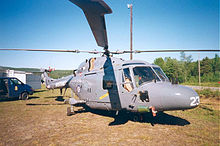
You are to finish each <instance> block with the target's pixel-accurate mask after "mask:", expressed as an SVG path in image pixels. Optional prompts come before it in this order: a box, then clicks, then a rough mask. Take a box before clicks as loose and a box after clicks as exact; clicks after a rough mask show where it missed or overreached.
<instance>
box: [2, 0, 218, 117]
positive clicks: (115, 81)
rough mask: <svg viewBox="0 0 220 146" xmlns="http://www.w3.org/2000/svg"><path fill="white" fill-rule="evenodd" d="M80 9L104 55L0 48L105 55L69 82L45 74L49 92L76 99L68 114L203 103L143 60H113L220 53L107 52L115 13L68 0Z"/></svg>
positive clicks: (92, 2) (94, 2)
mask: <svg viewBox="0 0 220 146" xmlns="http://www.w3.org/2000/svg"><path fill="white" fill-rule="evenodd" d="M70 1H71V2H72V3H73V4H75V5H77V6H79V7H80V8H81V9H82V10H83V12H84V14H85V16H86V18H87V21H88V23H89V26H90V28H91V30H92V33H93V35H94V37H95V40H96V42H97V44H98V46H100V47H103V48H104V51H79V50H41V49H38V50H36V49H0V50H15V51H47V52H70V53H81V52H82V53H92V54H98V53H101V54H103V55H102V57H93V58H90V59H86V60H85V61H84V62H83V63H81V64H80V65H79V67H78V69H77V70H76V71H75V72H74V73H73V75H70V76H68V77H65V78H61V79H57V80H55V79H51V78H49V77H48V76H47V74H46V73H44V78H45V80H46V86H47V87H48V88H49V89H55V88H59V89H61V90H62V89H63V88H65V89H67V88H71V90H72V91H73V92H74V93H75V94H76V95H77V96H78V99H75V98H74V97H72V98H70V99H69V104H70V105H71V106H70V107H68V108H67V115H72V114H74V106H83V107H88V108H90V109H100V110H106V111H114V112H115V113H116V115H117V114H118V113H119V112H120V111H127V112H133V113H147V112H152V115H153V116H156V113H157V112H159V111H169V110H186V109H192V108H195V107H197V106H198V105H199V103H200V101H199V100H200V98H199V96H198V94H197V93H196V92H195V91H194V90H193V89H191V88H188V87H185V86H181V85H178V84H173V83H171V82H170V81H169V79H168V78H167V76H166V75H165V73H164V72H163V71H162V69H161V68H160V67H159V66H157V65H154V64H150V63H147V62H145V61H137V60H129V61H126V60H124V59H121V58H115V57H113V56H112V55H115V54H123V53H144V52H187V51H188V52H195V51H199V52H202V51H215V52H219V50H147V51H138V50H136V51H109V50H108V40H107V32H106V25H105V17H104V15H105V14H110V13H112V10H111V8H110V7H109V6H108V5H107V4H106V3H105V2H104V1H103V0H70Z"/></svg>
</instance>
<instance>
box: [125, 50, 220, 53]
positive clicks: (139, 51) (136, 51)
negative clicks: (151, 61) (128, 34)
mask: <svg viewBox="0 0 220 146" xmlns="http://www.w3.org/2000/svg"><path fill="white" fill-rule="evenodd" d="M219 51H220V50H218V49H198V50H196V49H195V50H193V49H189V50H186V49H177V50H143V51H141V50H135V51H132V52H133V53H150V52H219ZM126 53H131V51H130V52H129V51H126Z"/></svg>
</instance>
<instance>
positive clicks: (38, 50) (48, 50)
mask: <svg viewBox="0 0 220 146" xmlns="http://www.w3.org/2000/svg"><path fill="white" fill-rule="evenodd" d="M0 51H34V52H58V53H65V52H67V53H90V54H99V53H104V52H102V51H84V50H82V51H80V50H52V49H15V48H12V49H0Z"/></svg>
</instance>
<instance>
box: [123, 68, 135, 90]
mask: <svg viewBox="0 0 220 146" xmlns="http://www.w3.org/2000/svg"><path fill="white" fill-rule="evenodd" d="M123 72H124V76H122V82H123V87H124V88H125V89H126V90H127V91H128V92H130V91H132V90H133V88H134V87H133V84H132V80H131V74H130V70H129V68H125V69H123Z"/></svg>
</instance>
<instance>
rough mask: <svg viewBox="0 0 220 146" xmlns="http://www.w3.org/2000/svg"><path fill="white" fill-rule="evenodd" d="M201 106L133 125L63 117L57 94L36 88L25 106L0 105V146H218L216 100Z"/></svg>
mask: <svg viewBox="0 0 220 146" xmlns="http://www.w3.org/2000/svg"><path fill="white" fill-rule="evenodd" d="M67 95H68V96H70V93H69V92H68V93H67ZM65 98H68V97H65ZM201 101H202V103H201V104H200V106H199V107H197V108H196V109H192V110H187V111H170V112H165V113H163V114H160V115H158V116H157V117H156V118H155V119H152V118H151V117H150V116H149V115H146V116H145V118H144V121H143V122H134V121H132V118H128V117H130V115H127V114H121V116H120V118H117V119H115V118H114V117H112V116H113V115H112V114H109V113H107V112H101V111H91V112H87V111H84V110H80V108H78V109H79V112H78V113H77V114H76V115H72V116H66V108H67V107H68V106H69V105H68V104H64V103H63V99H62V98H61V97H59V92H58V91H48V90H45V89H42V90H39V91H37V92H36V93H35V94H34V95H32V96H31V97H30V99H29V100H26V101H21V100H13V101H1V102H0V145H28V146H29V145H181V146H182V145H219V144H220V136H219V134H220V132H219V128H220V126H219V115H220V114H219V101H217V100H211V99H202V100H201Z"/></svg>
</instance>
